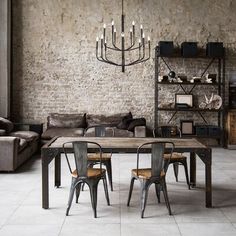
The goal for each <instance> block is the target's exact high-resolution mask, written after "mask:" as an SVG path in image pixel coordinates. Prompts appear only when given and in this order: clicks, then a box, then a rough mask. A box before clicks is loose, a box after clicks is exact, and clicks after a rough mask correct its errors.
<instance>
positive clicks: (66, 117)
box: [48, 113, 87, 128]
mask: <svg viewBox="0 0 236 236" xmlns="http://www.w3.org/2000/svg"><path fill="white" fill-rule="evenodd" d="M86 126H87V124H86V113H85V114H58V113H53V114H51V115H50V116H49V117H48V127H50V128H51V127H58V128H85V127H86Z"/></svg>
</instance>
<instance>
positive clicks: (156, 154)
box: [127, 142, 174, 218]
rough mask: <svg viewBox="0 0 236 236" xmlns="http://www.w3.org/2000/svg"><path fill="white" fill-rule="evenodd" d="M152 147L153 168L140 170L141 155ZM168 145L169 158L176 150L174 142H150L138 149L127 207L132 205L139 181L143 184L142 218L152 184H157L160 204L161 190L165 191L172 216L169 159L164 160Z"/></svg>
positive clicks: (141, 199)
mask: <svg viewBox="0 0 236 236" xmlns="http://www.w3.org/2000/svg"><path fill="white" fill-rule="evenodd" d="M150 145H151V150H152V153H151V168H139V155H140V153H141V151H142V149H145V148H147V146H150ZM167 145H168V150H169V154H170V155H169V157H170V158H171V155H172V153H173V150H174V144H173V143H172V142H148V143H144V144H142V145H141V146H139V147H138V149H137V167H136V169H133V170H132V171H131V182H130V189H129V196H128V201H127V206H129V205H130V199H131V195H132V191H133V185H134V180H139V181H140V184H141V196H140V197H141V198H140V201H141V218H143V217H144V211H145V207H146V203H147V197H148V190H149V187H150V185H151V184H155V188H156V195H157V198H158V202H160V189H162V190H163V194H164V198H165V202H166V206H167V208H168V211H169V215H171V214H172V213H171V208H170V203H169V198H168V194H167V188H166V180H165V176H166V171H167V168H168V165H169V162H168V160H167V159H165V158H164V153H165V151H166V146H167Z"/></svg>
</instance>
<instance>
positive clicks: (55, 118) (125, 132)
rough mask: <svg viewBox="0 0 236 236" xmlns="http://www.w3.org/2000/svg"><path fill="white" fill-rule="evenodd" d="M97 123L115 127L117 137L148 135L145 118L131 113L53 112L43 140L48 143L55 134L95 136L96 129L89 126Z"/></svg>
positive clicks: (49, 117)
mask: <svg viewBox="0 0 236 236" xmlns="http://www.w3.org/2000/svg"><path fill="white" fill-rule="evenodd" d="M96 125H103V126H106V127H107V129H109V127H113V129H114V132H115V135H114V136H115V137H145V136H146V121H145V119H144V118H138V119H133V116H132V114H131V113H125V114H114V115H111V116H104V115H92V114H88V115H86V114H59V113H52V114H50V115H49V116H48V117H47V128H46V130H45V131H44V132H43V134H42V136H41V141H42V143H46V142H47V141H49V140H50V139H52V138H53V137H55V136H67V137H69V136H71V137H74V136H95V130H93V129H88V128H89V127H93V126H96ZM87 129H88V131H87Z"/></svg>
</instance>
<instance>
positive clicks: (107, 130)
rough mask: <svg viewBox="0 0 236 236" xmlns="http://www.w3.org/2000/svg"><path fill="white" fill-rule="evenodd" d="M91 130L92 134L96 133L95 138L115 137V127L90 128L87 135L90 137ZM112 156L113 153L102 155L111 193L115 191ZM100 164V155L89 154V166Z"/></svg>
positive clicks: (97, 126) (98, 126)
mask: <svg viewBox="0 0 236 236" xmlns="http://www.w3.org/2000/svg"><path fill="white" fill-rule="evenodd" d="M90 130H91V131H92V132H93V131H94V134H95V137H114V135H115V131H114V128H113V127H106V126H101V125H95V126H90V127H88V128H87V129H86V132H85V134H88V136H89V131H90ZM111 156H112V151H111V152H110V153H102V164H103V165H104V166H105V167H106V170H107V176H108V180H109V184H110V187H111V191H113V184H112V166H111ZM99 162H100V156H99V153H88V164H89V165H90V166H93V165H95V164H97V163H99Z"/></svg>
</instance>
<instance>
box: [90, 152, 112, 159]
mask: <svg viewBox="0 0 236 236" xmlns="http://www.w3.org/2000/svg"><path fill="white" fill-rule="evenodd" d="M111 155H112V154H111V153H102V160H104V161H105V160H110V159H111ZM88 161H100V153H88Z"/></svg>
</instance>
